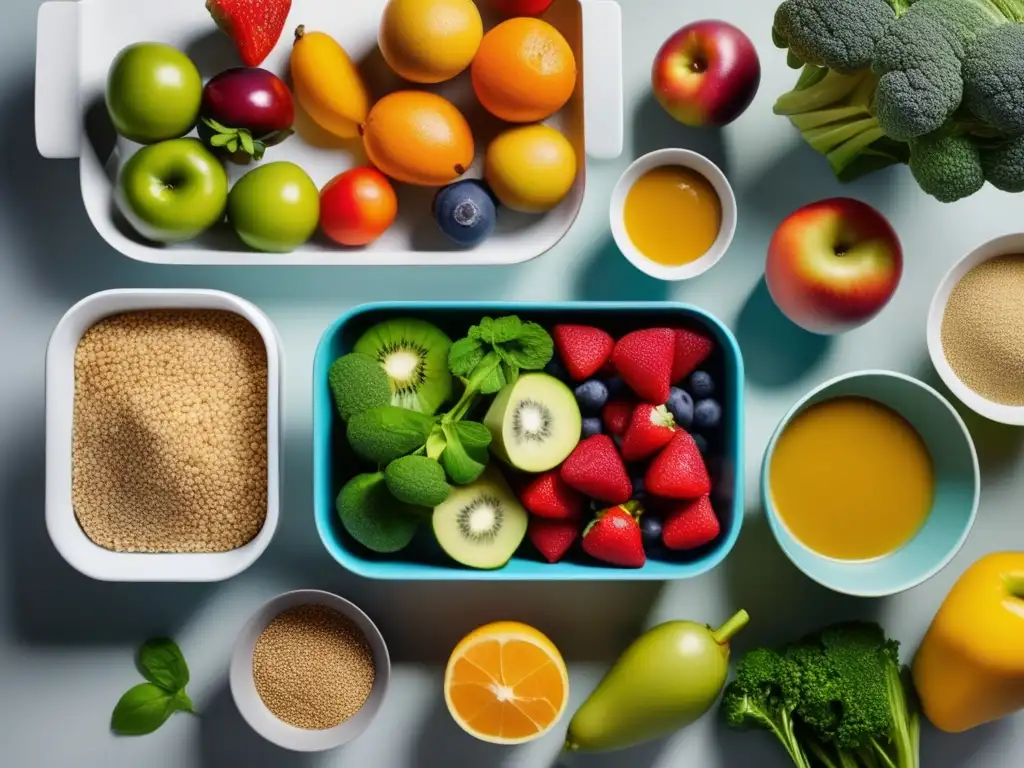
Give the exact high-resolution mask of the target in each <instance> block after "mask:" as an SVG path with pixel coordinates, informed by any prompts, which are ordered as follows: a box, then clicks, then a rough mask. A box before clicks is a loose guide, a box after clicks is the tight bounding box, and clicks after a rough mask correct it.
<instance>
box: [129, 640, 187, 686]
mask: <svg viewBox="0 0 1024 768" xmlns="http://www.w3.org/2000/svg"><path fill="white" fill-rule="evenodd" d="M139 668H140V669H141V670H142V675H143V677H145V678H146V679H147V680H149V682H151V683H153V684H154V685H159V686H160V687H161V688H163V689H164V690H166V691H171V692H172V693H173V692H175V691H180V690H182V689H184V687H185V686H186V685H188V679H189V676H188V664H186V663H185V657H184V656H183V655H182V653H181V649H180V648H179V647H178V644H177V643H175V642H174V641H173V640H170V639H168V638H166V637H159V638H155V639H153V640H147V641H146V642H145V643H143V644H142V647H141V648H139Z"/></svg>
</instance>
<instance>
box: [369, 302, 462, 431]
mask: <svg viewBox="0 0 1024 768" xmlns="http://www.w3.org/2000/svg"><path fill="white" fill-rule="evenodd" d="M451 346H452V340H451V339H450V338H448V336H447V334H445V333H444V331H442V330H441V329H440V328H438V327H437V326H435V325H432V324H431V323H428V322H426V321H425V320H418V319H416V318H411V317H403V318H396V319H394V320H385V321H384V322H382V323H378V324H377V325H375V326H373V327H372V328H370V330H368V331H367V332H366V333H364V334H363V335H362V336H361V337H360V338H359V341H357V342H356V343H355V346H354V347H353V350H354V351H355V352H361V353H362V354H364V355H369V356H370V357H372V358H373V359H374V360H376V361H377V362H378V363H380V365H381V367H382V368H383V369H384V372H385V373H386V374H387V375H388V383H389V384H390V386H391V404H392V405H397V406H398V407H399V408H408V409H409V410H411V411H419V412H420V413H426V414H433V413H436V412H437V409H438V408H440V407H441V404H442V403H444V402H445V401H446V400H448V399H449V398H450V397H451V396H452V375H451V372H450V371H449V370H448V350H449V349H451Z"/></svg>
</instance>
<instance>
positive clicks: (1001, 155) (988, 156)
mask: <svg viewBox="0 0 1024 768" xmlns="http://www.w3.org/2000/svg"><path fill="white" fill-rule="evenodd" d="M981 167H982V169H983V170H984V171H985V181H987V182H988V183H989V184H991V185H992V186H993V187H995V188H996V189H1001V190H1003V191H1004V192H1024V136H1018V137H1016V138H1013V139H1010V140H1009V141H1006V142H1005V143H1003V144H1001V145H999V146H997V147H994V148H992V149H985V150H982V153H981Z"/></svg>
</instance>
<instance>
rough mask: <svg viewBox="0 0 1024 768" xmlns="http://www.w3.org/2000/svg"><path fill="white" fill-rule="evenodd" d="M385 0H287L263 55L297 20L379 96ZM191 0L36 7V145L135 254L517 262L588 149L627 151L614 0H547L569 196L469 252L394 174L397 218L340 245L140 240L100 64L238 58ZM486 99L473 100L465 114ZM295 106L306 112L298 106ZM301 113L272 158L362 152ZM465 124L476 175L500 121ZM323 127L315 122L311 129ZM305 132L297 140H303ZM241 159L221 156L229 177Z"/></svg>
mask: <svg viewBox="0 0 1024 768" xmlns="http://www.w3.org/2000/svg"><path fill="white" fill-rule="evenodd" d="M386 2H387V0H295V1H294V4H293V8H292V13H291V17H290V19H289V22H288V29H286V32H285V34H284V35H283V37H282V40H281V42H280V44H279V45H278V46H277V48H276V49H275V51H274V52H273V54H272V55H271V56H270V58H269V59H268V60H267V62H266V63H265V64H264V65H263V66H264V67H265V68H266V69H270V70H271V71H274V72H276V73H278V74H280V75H282V76H283V77H286V79H287V74H288V60H289V55H290V49H291V46H292V40H293V39H292V35H291V34H290V31H289V30H291V29H292V28H294V27H297V26H298V25H299V24H305V25H306V26H307V28H309V29H317V30H321V31H325V32H328V33H329V34H331V35H332V36H334V37H335V38H336V39H337V40H338V41H339V42H340V43H341V44H342V45H343V46H344V47H345V49H346V50H347V51H348V52H349V53H350V54H351V55H352V57H353V59H355V60H356V61H357V62H360V63H361V64H364V65H365V66H364V67H363V70H364V74H365V75H366V76H367V78H368V80H369V82H370V87H371V90H373V92H374V96H376V97H377V98H380V97H381V96H382V95H384V94H385V93H387V92H389V91H391V90H395V89H396V88H398V87H402V86H401V81H399V80H398V79H397V78H395V77H393V76H389V75H388V73H387V72H386V71H385V70H386V65H385V64H384V62H383V61H382V60H381V58H380V54H379V51H378V50H377V29H378V22H379V19H380V15H381V10H382V8H383V7H384V5H385V4H386ZM204 5H205V4H204V3H202V2H200V0H188V1H187V2H186V1H185V0H80V2H48V3H45V4H44V5H43V6H42V7H41V8H40V10H39V21H38V44H37V60H36V108H35V109H36V112H35V121H36V142H37V145H38V148H39V151H40V153H41V154H42V155H43V156H45V157H49V158H55V159H60V158H64V159H75V158H76V159H78V161H79V167H80V171H81V181H82V196H83V197H84V199H85V207H86V210H87V211H88V213H89V217H90V219H91V220H92V222H93V224H94V225H95V227H96V229H97V230H98V231H99V233H100V234H101V235H102V236H103V237H104V239H106V240H107V242H108V243H110V244H111V245H112V246H114V248H116V249H117V250H119V251H121V252H122V253H123V254H125V255H126V256H130V257H131V258H133V259H138V260H140V261H147V262H152V263H159V264H210V265H213V264H220V265H225V264H226V265H236V264H237V265H265V264H278V265H328V264H337V265H396V266H397V265H404V266H408V265H440V264H514V263H519V262H523V261H528V260H529V259H532V258H535V257H537V256H539V255H541V254H542V253H544V252H546V251H547V250H549V249H550V248H552V247H553V246H554V245H555V244H556V243H557V242H558V241H559V240H560V239H561V238H562V237H563V236H564V235H565V233H566V232H568V231H569V228H570V227H571V226H572V223H573V221H574V220H575V218H576V215H577V213H578V212H579V209H580V205H581V204H582V201H583V192H584V187H585V185H586V171H585V167H586V158H587V157H589V158H591V159H612V158H615V157H618V156H619V155H620V154H621V153H622V134H623V97H622V17H621V11H620V9H619V5H618V3H617V2H614V0H555V3H554V5H553V6H552V7H551V9H550V10H549V11H548V12H547V14H546V15H545V19H546V20H548V21H550V22H551V23H552V24H554V25H555V26H556V27H558V28H559V29H560V30H561V31H562V33H563V34H564V35H565V36H566V39H567V40H568V41H569V43H570V45H571V46H572V47H573V49H574V51H575V53H576V56H577V62H578V68H579V71H580V77H579V81H580V82H579V86H578V87H577V89H576V94H575V96H574V97H573V99H572V101H570V103H569V104H568V105H567V106H566V108H565V109H564V110H562V112H561V113H559V114H558V115H556V116H555V117H553V118H552V119H551V120H550V121H549V122H550V123H551V124H553V125H555V126H556V127H558V128H559V129H560V130H562V131H563V132H564V133H565V134H566V135H567V136H568V137H569V138H570V140H571V141H572V142H573V145H574V146H575V147H576V151H577V154H578V157H579V159H580V168H581V172H580V174H579V178H578V179H577V183H576V185H575V187H574V188H573V190H572V192H571V193H570V195H569V196H568V198H567V199H566V200H565V201H564V202H563V203H562V204H561V205H560V206H559V207H558V208H556V209H555V210H554V211H552V212H551V213H549V214H547V215H545V216H527V215H523V214H517V213H514V212H510V211H507V210H503V211H502V213H501V215H500V217H499V224H498V229H497V232H496V234H495V235H494V236H493V237H491V238H490V239H489V240H488V241H487V242H485V243H483V244H482V245H480V246H478V247H477V248H475V249H472V250H454V249H453V246H452V245H451V244H450V243H449V242H448V241H447V240H445V238H444V237H443V236H442V235H441V233H440V232H439V231H438V229H437V227H436V225H435V223H434V222H433V220H432V217H431V214H430V203H431V200H432V197H433V195H434V190H432V189H426V188H414V187H410V186H406V185H399V190H398V192H399V219H398V221H397V222H396V223H395V225H394V226H393V227H392V228H391V229H390V230H388V232H386V233H385V234H384V236H383V237H381V238H380V239H379V240H378V241H377V242H375V243H373V244H372V245H371V246H369V247H368V248H364V249H342V248H339V247H335V246H333V245H331V244H329V243H327V242H326V241H324V240H321V239H319V238H315V239H314V240H313V241H312V242H310V243H309V244H307V245H306V246H304V247H303V248H302V249H300V250H298V251H296V252H295V253H291V254H284V255H281V254H262V253H254V252H252V251H250V250H247V249H245V247H244V246H243V245H242V244H241V243H240V242H239V241H238V239H237V238H236V237H235V236H234V234H233V233H231V232H230V230H229V229H228V228H227V227H226V225H225V226H224V227H222V228H220V229H217V230H215V231H212V232H210V233H207V234H206V235H204V236H203V237H202V238H200V239H199V240H197V241H194V242H192V243H186V244H183V245H180V246H154V245H152V244H149V243H146V242H144V241H142V240H140V239H139V238H137V237H136V236H135V235H134V234H133V233H132V232H131V231H130V229H129V228H128V226H127V224H126V223H125V222H124V221H123V220H122V219H121V217H120V215H119V214H118V213H117V212H116V210H115V208H114V206H113V204H112V198H113V194H112V186H113V184H112V181H113V179H114V178H116V174H117V169H118V168H119V166H120V164H121V162H123V160H124V159H125V158H126V157H128V156H129V155H130V154H131V153H132V152H134V151H136V150H137V149H138V147H137V146H136V145H133V144H131V143H130V142H127V141H125V140H124V139H117V138H115V137H114V135H113V129H112V128H111V127H109V119H108V118H107V117H106V112H105V107H104V100H103V97H104V89H105V84H106V77H107V71H108V70H109V68H110V64H111V62H112V61H113V60H114V57H115V56H116V55H117V54H118V52H119V51H120V50H121V49H123V48H124V47H125V46H127V45H130V44H132V43H135V42H140V41H156V42H164V43H169V44H171V45H175V46H177V47H179V48H181V49H182V50H184V51H186V52H187V53H188V54H189V55H190V56H191V57H192V58H193V60H194V61H195V62H196V64H197V65H198V67H199V69H200V72H201V73H202V75H203V77H204V79H209V78H210V77H212V76H214V75H215V74H217V73H218V72H220V71H222V70H224V69H227V68H229V67H232V66H237V65H238V60H237V57H236V54H235V53H234V51H233V48H232V45H231V42H230V41H229V40H228V39H227V38H226V37H225V36H224V35H223V34H221V33H220V32H219V31H218V30H217V29H216V27H215V25H214V24H213V21H212V20H211V18H210V16H209V14H208V13H207V11H206V9H205V7H204ZM439 90H440V92H441V93H443V94H444V95H445V96H447V97H448V98H450V99H451V100H452V101H454V102H455V103H456V104H457V105H460V106H463V108H464V110H466V109H467V108H469V109H472V107H470V105H471V104H472V102H473V97H472V89H471V87H469V84H468V78H467V76H466V74H465V73H464V74H463V75H462V76H460V77H459V78H457V79H456V80H454V81H452V82H451V83H447V84H445V85H443V86H442V87H441V88H440V89H439ZM481 111H482V110H479V109H472V112H471V114H473V113H476V114H479V113H480V112H481ZM300 112H301V110H300ZM302 122H303V121H302V120H301V116H300V123H299V124H298V126H297V127H299V134H298V135H296V136H294V137H292V138H291V139H289V140H288V141H287V142H285V143H284V144H282V145H280V146H277V147H273V148H272V149H271V150H270V151H269V152H268V159H269V160H290V161H292V162H295V163H298V164H299V165H300V166H302V167H303V168H304V169H305V170H306V171H307V172H308V173H309V174H310V176H312V178H313V181H315V182H316V183H317V185H318V186H322V185H324V184H326V183H327V182H328V181H329V180H330V179H331V178H333V177H334V176H335V175H337V174H339V173H341V172H342V171H345V170H347V169H348V168H350V167H352V166H353V165H356V164H358V163H361V162H365V160H364V159H363V158H361V157H359V156H358V147H357V148H356V150H357V151H356V153H353V151H352V147H351V143H350V144H349V146H348V147H340V146H339V145H338V144H337V143H335V142H332V141H330V140H325V139H326V137H324V136H322V135H318V132H317V131H316V128H315V126H313V125H312V124H311V123H309V121H308V119H306V120H305V123H306V125H303V124H302ZM470 122H471V123H473V124H474V129H475V132H476V134H477V135H476V139H477V158H476V160H477V161H476V163H474V165H473V167H472V168H471V169H470V171H469V173H468V174H467V175H468V176H469V177H474V176H476V177H479V176H480V164H481V160H482V156H483V150H484V148H485V147H486V143H487V141H488V139H489V138H491V137H492V136H493V135H494V133H495V131H496V130H497V129H499V128H500V124H499V123H498V122H497V121H495V120H493V119H487V118H486V117H485V118H484V119H483V121H482V122H478V121H475V120H474V119H473V117H470ZM319 133H321V134H322V132H319ZM303 135H304V138H303ZM245 170H246V169H244V168H239V167H237V166H235V167H232V168H229V173H230V174H231V177H232V181H235V180H237V179H238V178H239V177H240V176H241V175H242V174H243V173H244V172H245Z"/></svg>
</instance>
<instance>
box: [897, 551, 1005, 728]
mask: <svg viewBox="0 0 1024 768" xmlns="http://www.w3.org/2000/svg"><path fill="white" fill-rule="evenodd" d="M912 672H913V678H914V685H915V687H916V688H917V692H918V695H919V697H920V699H921V708H922V710H923V711H924V714H925V716H926V717H927V718H928V719H929V720H930V721H931V722H932V724H933V725H934V726H935V727H936V728H938V729H939V730H942V731H946V732H947V733H960V732H961V731H966V730H968V729H970V728H974V727H976V726H979V725H982V724H983V723H987V722H991V721H992V720H998V719H999V718H1001V717H1004V716H1006V715H1009V714H1011V713H1013V712H1015V711H1017V710H1020V709H1024V552H997V553H994V554H991V555H987V556H985V557H983V558H981V559H980V560H979V561H978V562H976V563H975V564H974V565H972V566H971V567H970V568H968V569H967V570H966V571H965V572H964V574H963V576H961V577H960V580H959V581H958V582H957V583H956V584H955V585H954V586H953V589H952V590H951V591H950V593H949V595H947V597H946V600H945V602H944V603H943V604H942V607H941V608H939V612H938V613H937V614H936V616H935V619H934V620H933V621H932V625H931V627H930V628H929V629H928V633H927V634H926V635H925V637H924V640H923V641H922V642H921V647H920V648H919V649H918V651H917V655H916V656H915V657H914V663H913V666H912Z"/></svg>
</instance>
